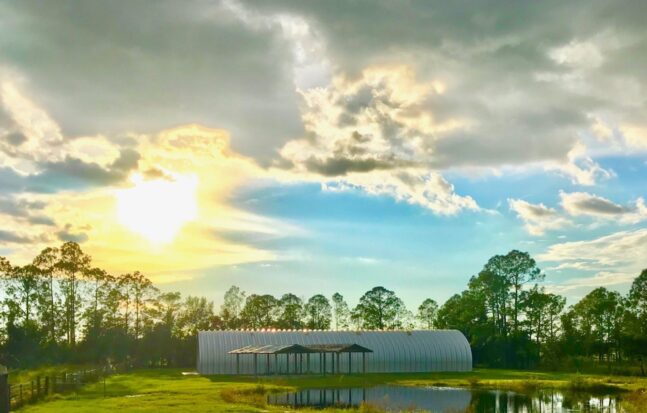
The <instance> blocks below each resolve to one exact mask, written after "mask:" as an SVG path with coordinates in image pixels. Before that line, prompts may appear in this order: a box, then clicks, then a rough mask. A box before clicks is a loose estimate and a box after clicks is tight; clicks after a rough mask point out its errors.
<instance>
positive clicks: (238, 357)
mask: <svg viewBox="0 0 647 413" xmlns="http://www.w3.org/2000/svg"><path fill="white" fill-rule="evenodd" d="M236 374H240V354H236Z"/></svg>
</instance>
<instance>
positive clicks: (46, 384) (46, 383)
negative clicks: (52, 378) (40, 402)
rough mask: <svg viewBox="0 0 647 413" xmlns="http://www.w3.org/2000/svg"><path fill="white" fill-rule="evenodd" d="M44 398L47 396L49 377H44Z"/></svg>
mask: <svg viewBox="0 0 647 413" xmlns="http://www.w3.org/2000/svg"><path fill="white" fill-rule="evenodd" d="M44 395H45V396H49V376H45V394H44Z"/></svg>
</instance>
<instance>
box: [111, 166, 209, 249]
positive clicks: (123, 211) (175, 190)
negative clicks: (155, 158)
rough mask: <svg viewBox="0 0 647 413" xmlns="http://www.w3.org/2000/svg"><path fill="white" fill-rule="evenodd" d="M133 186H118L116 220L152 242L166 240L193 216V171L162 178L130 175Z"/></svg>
mask: <svg viewBox="0 0 647 413" xmlns="http://www.w3.org/2000/svg"><path fill="white" fill-rule="evenodd" d="M131 181H132V183H133V184H134V186H133V187H131V188H128V189H121V190H118V191H117V193H116V198H117V216H118V219H119V222H120V223H121V224H122V225H124V226H125V227H127V228H128V229H129V230H130V231H132V232H135V233H137V234H139V235H141V236H143V237H144V238H146V239H148V240H149V241H150V242H152V243H154V244H168V243H170V242H172V241H173V239H174V238H175V236H176V235H177V233H178V232H179V231H180V229H182V227H183V226H184V225H185V224H186V223H187V222H189V221H192V220H194V219H195V218H196V217H197V209H198V208H197V201H196V189H197V186H198V177H197V176H195V175H170V176H169V177H168V178H166V179H155V180H145V179H144V178H143V177H142V176H141V175H134V176H133V177H132V178H131Z"/></svg>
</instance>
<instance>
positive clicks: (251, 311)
mask: <svg viewBox="0 0 647 413" xmlns="http://www.w3.org/2000/svg"><path fill="white" fill-rule="evenodd" d="M277 309H278V300H277V299H276V298H274V297H273V296H271V295H269V294H265V295H257V294H251V295H250V296H249V297H247V300H246V301H245V307H243V310H242V311H241V314H240V316H241V320H242V324H243V325H244V326H246V327H249V328H271V327H274V326H275V325H276V312H277Z"/></svg>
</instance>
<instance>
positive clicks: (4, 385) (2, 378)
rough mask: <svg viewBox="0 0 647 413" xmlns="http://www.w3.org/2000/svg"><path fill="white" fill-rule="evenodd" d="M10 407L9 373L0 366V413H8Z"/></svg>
mask: <svg viewBox="0 0 647 413" xmlns="http://www.w3.org/2000/svg"><path fill="white" fill-rule="evenodd" d="M10 407H11V386H9V372H8V371H7V368H6V367H5V366H0V413H9V409H10Z"/></svg>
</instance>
